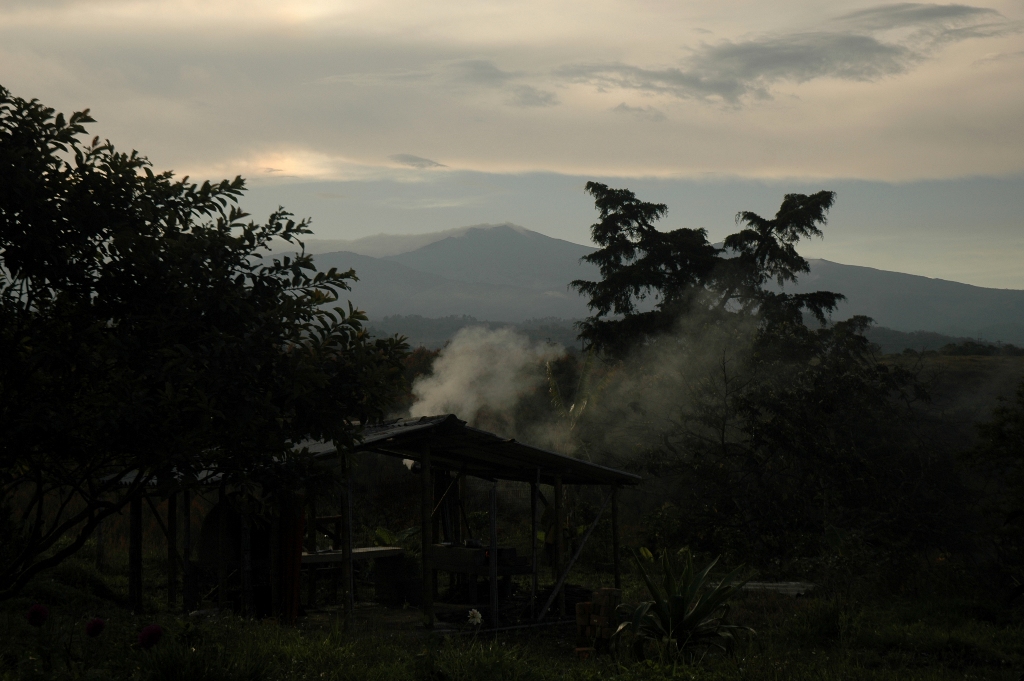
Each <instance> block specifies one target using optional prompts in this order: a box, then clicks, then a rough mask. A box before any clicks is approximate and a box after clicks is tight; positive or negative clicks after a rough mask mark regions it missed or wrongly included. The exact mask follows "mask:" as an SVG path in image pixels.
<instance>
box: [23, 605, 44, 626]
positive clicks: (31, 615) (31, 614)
mask: <svg viewBox="0 0 1024 681" xmlns="http://www.w3.org/2000/svg"><path fill="white" fill-rule="evenodd" d="M49 616H50V610H49V609H48V608H47V607H46V606H45V605H40V604H39V603H36V604H35V605H33V606H32V607H31V608H29V609H28V612H27V613H25V619H27V620H28V623H29V624H31V625H32V626H33V627H41V626H43V622H45V621H46V618H47V617H49Z"/></svg>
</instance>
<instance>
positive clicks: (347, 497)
mask: <svg viewBox="0 0 1024 681" xmlns="http://www.w3.org/2000/svg"><path fill="white" fill-rule="evenodd" d="M341 466H342V469H343V471H344V473H345V485H344V488H343V490H344V491H343V493H342V498H341V551H342V561H343V562H342V575H341V577H342V590H343V591H344V592H345V626H346V627H347V626H349V620H351V619H352V615H353V614H354V613H355V597H356V592H355V583H354V581H353V579H352V466H351V462H350V461H349V460H348V456H347V455H342V457H341Z"/></svg>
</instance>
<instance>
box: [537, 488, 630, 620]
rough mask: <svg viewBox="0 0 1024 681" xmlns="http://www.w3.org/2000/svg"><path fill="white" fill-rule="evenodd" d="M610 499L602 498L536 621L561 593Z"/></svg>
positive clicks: (546, 611) (610, 497)
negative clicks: (599, 506)
mask: <svg viewBox="0 0 1024 681" xmlns="http://www.w3.org/2000/svg"><path fill="white" fill-rule="evenodd" d="M611 499H612V495H611V494H609V495H608V498H607V499H605V500H604V503H603V504H601V509H600V510H599V511H598V512H597V515H596V516H594V522H592V523H590V527H588V528H587V531H586V532H585V533H584V534H583V539H580V544H579V546H577V547H576V552H575V553H574V554H572V559H571V560H570V561H569V563H568V565H566V566H565V571H564V572H563V573H562V576H561V577H559V579H558V582H557V583H556V584H555V588H554V589H552V590H551V595H550V596H548V602H547V603H545V604H544V607H543V608H541V611H540V615H539V616H538V617H537V622H540V621H541V620H543V619H544V615H546V614H548V610H549V609H550V608H551V604H552V603H554V602H555V596H556V595H557V594H559V593H562V592H561V589H562V587H563V586H564V585H565V578H566V577H567V576H568V575H569V570H571V569H572V566H573V565H574V564H575V563H576V559H577V558H579V557H580V553H581V552H582V551H583V546H584V544H586V543H587V540H588V539H590V533H591V532H593V531H594V528H595V527H597V521H599V520H600V519H601V515H602V514H603V513H604V509H606V508H608V502H609V501H611Z"/></svg>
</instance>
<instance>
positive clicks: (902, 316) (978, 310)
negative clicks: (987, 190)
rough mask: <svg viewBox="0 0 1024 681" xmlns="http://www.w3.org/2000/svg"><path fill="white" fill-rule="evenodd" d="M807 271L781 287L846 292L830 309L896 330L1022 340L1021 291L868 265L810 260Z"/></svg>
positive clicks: (1023, 295)
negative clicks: (857, 315)
mask: <svg viewBox="0 0 1024 681" xmlns="http://www.w3.org/2000/svg"><path fill="white" fill-rule="evenodd" d="M810 265H811V271H810V273H809V274H805V275H803V276H802V277H801V278H800V280H799V281H798V282H796V284H787V285H786V290H787V291H791V292H796V293H803V292H808V291H834V292H836V293H842V294H844V295H845V296H846V298H847V299H846V301H845V302H843V303H841V304H840V306H839V309H838V310H837V311H836V314H835V315H834V316H835V318H837V319H846V318H847V317H849V316H851V315H855V314H864V315H867V316H869V317H871V318H872V319H874V320H875V323H876V324H878V325H879V326H885V327H888V328H891V329H895V330H897V331H934V332H937V333H941V334H946V335H950V336H966V337H969V338H983V339H985V340H989V341H1004V342H1007V343H1015V344H1021V343H1024V291H1017V290H1013V289H995V288H983V287H981V286H971V285H969V284H961V283H958V282H955V281H946V280H944V279H931V278H929V277H921V276H917V275H913V274H902V273H900V272H887V271H885V270H876V269H874V268H871V267H859V266H856V265H841V264H839V263H835V262H831V261H829V260H811V261H810Z"/></svg>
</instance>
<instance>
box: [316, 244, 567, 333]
mask: <svg viewBox="0 0 1024 681" xmlns="http://www.w3.org/2000/svg"><path fill="white" fill-rule="evenodd" d="M315 260H316V264H317V268H318V269H323V270H327V269H330V268H331V267H337V268H338V269H339V270H347V269H349V268H352V269H355V271H356V275H357V276H358V277H359V281H357V282H355V283H353V284H352V291H351V292H350V293H348V294H347V295H346V296H343V299H344V298H348V299H350V300H352V302H353V304H354V305H356V306H357V307H359V308H361V309H363V310H365V311H366V312H367V314H369V315H370V316H371V318H373V319H379V318H381V317H385V316H387V315H420V316H423V317H448V316H451V315H471V316H473V317H478V318H480V319H494V320H498V321H502V322H518V321H523V320H526V319H535V318H539V317H559V318H564V319H577V318H580V317H583V316H585V315H586V305H585V304H584V301H583V300H582V299H581V298H580V297H579V296H578V295H576V294H575V293H574V292H569V291H564V290H563V291H541V290H536V289H531V288H526V287H522V286H512V285H508V284H491V283H486V282H466V281H458V280H455V279H450V278H447V277H443V276H440V275H437V274H433V273H430V272H423V271H420V270H417V269H413V268H411V267H406V266H405V265H402V264H400V263H397V262H393V261H391V260H388V259H384V258H371V257H370V256H367V255H359V254H358V253H347V252H344V251H343V252H339V253H322V254H320V255H317V256H315Z"/></svg>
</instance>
